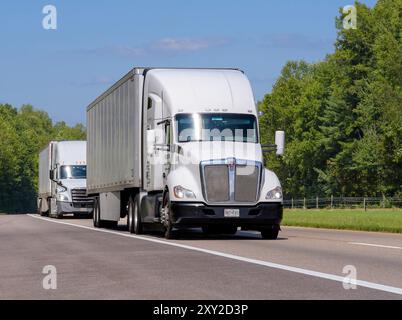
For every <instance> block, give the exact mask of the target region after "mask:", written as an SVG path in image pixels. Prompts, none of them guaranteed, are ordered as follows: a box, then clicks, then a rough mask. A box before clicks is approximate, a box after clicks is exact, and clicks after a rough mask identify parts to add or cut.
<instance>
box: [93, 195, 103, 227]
mask: <svg viewBox="0 0 402 320" xmlns="http://www.w3.org/2000/svg"><path fill="white" fill-rule="evenodd" d="M92 220H93V223H94V227H95V228H102V223H101V220H100V204H99V198H98V197H96V198H95V201H94V213H93V215H92Z"/></svg>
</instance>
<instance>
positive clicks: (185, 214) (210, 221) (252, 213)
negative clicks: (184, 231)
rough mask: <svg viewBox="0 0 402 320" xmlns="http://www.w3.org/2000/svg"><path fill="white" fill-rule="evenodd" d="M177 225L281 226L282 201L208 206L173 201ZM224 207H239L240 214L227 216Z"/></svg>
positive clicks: (250, 227)
mask: <svg viewBox="0 0 402 320" xmlns="http://www.w3.org/2000/svg"><path fill="white" fill-rule="evenodd" d="M171 209H172V211H173V213H172V215H173V223H174V225H175V226H185V227H201V226H207V225H231V226H238V227H242V228H243V229H250V230H263V229H267V228H272V227H279V226H280V224H281V221H282V216H283V206H282V204H281V203H259V204H257V205H255V206H236V205H234V206H231V205H225V206H208V205H206V204H203V203H188V202H172V204H171ZM224 209H239V210H240V216H239V217H236V218H227V217H225V216H224Z"/></svg>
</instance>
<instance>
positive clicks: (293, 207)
mask: <svg viewBox="0 0 402 320" xmlns="http://www.w3.org/2000/svg"><path fill="white" fill-rule="evenodd" d="M294 208H295V206H294V202H293V197H292V209H294Z"/></svg>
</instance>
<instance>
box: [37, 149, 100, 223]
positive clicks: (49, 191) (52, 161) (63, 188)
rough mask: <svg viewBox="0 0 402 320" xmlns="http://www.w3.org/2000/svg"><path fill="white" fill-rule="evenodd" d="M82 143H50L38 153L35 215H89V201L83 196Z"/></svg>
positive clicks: (90, 207)
mask: <svg viewBox="0 0 402 320" xmlns="http://www.w3.org/2000/svg"><path fill="white" fill-rule="evenodd" d="M86 148H87V147H86V141H51V142H50V143H49V144H48V145H47V146H46V147H45V148H44V149H42V151H41V152H40V154H39V192H38V213H39V214H40V215H42V216H43V215H49V216H50V217H52V218H62V217H63V215H64V214H71V213H72V214H75V215H78V214H79V215H90V214H92V212H93V198H89V197H87V195H86V175H87V167H86V151H87V150H86Z"/></svg>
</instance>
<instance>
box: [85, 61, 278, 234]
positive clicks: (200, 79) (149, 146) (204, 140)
mask: <svg viewBox="0 0 402 320" xmlns="http://www.w3.org/2000/svg"><path fill="white" fill-rule="evenodd" d="M87 129H88V145H87V154H88V176H87V179H88V180H87V181H88V195H90V196H93V197H95V204H94V215H93V219H94V225H95V227H110V226H115V225H116V224H117V222H118V221H119V220H120V219H121V218H124V217H126V216H127V226H128V229H129V230H130V231H131V232H132V233H136V234H139V233H141V232H143V230H144V228H154V227H158V228H161V229H163V230H164V232H165V237H166V238H172V237H173V236H174V235H176V234H177V233H176V232H175V231H174V229H180V228H187V227H202V229H203V231H204V232H205V233H226V234H234V233H236V231H237V230H238V228H239V227H241V229H243V230H258V231H260V232H261V234H262V237H263V238H266V239H276V238H277V236H278V232H279V230H280V224H281V220H282V188H281V184H280V182H279V180H278V178H277V176H276V175H275V173H274V172H272V171H270V170H267V169H265V168H264V166H263V149H264V148H263V146H261V144H260V136H259V130H258V116H257V110H256V104H255V100H254V97H253V93H252V90H251V86H250V83H249V81H248V79H247V77H246V76H245V74H244V73H243V72H242V71H240V70H237V69H172V68H134V69H133V70H131V71H130V72H129V73H128V74H127V75H126V76H124V77H123V78H122V79H121V80H120V81H118V82H117V83H116V84H115V85H113V86H112V87H111V88H110V89H109V90H107V91H106V92H105V93H104V94H102V95H101V96H100V97H98V98H97V99H96V100H95V101H94V102H93V103H91V104H90V105H89V106H88V108H87ZM270 147H271V151H275V150H276V152H277V154H279V155H280V154H282V153H283V148H284V133H283V132H282V131H278V132H277V133H276V145H272V146H270Z"/></svg>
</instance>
